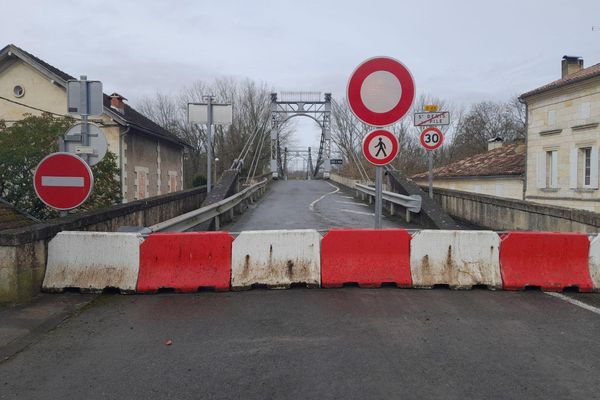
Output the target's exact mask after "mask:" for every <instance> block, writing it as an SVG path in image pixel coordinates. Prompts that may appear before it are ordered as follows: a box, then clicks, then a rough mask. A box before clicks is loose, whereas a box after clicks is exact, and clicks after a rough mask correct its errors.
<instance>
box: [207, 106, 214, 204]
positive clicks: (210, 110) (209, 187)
mask: <svg viewBox="0 0 600 400" xmlns="http://www.w3.org/2000/svg"><path fill="white" fill-rule="evenodd" d="M205 97H206V113H207V116H206V118H207V123H206V125H207V129H206V193H210V192H211V190H212V158H213V154H212V137H211V136H212V123H213V107H212V101H213V96H205Z"/></svg>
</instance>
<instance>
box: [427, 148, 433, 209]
mask: <svg viewBox="0 0 600 400" xmlns="http://www.w3.org/2000/svg"><path fill="white" fill-rule="evenodd" d="M427 158H428V160H427V161H428V164H429V198H430V199H433V151H432V150H427Z"/></svg>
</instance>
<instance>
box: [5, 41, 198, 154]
mask: <svg viewBox="0 0 600 400" xmlns="http://www.w3.org/2000/svg"><path fill="white" fill-rule="evenodd" d="M7 49H8V50H13V51H14V50H16V51H19V52H22V53H23V54H24V55H26V56H27V57H29V58H31V59H32V60H33V61H34V62H36V63H38V64H39V65H40V66H41V67H42V68H44V69H46V70H48V71H49V72H51V73H52V74H54V75H57V76H58V77H60V78H61V79H63V80H64V81H68V80H69V79H75V78H74V77H73V76H71V75H69V74H67V73H66V72H63V71H61V70H60V69H58V68H56V67H54V66H52V65H50V64H48V63H47V62H45V61H44V60H42V59H40V58H38V57H36V56H34V55H33V54H31V53H29V52H28V51H25V50H23V49H21V48H20V47H18V46H15V45H14V44H9V45H7V46H6V47H4V48H3V49H2V50H0V53H3V52H4V51H6V50H7ZM104 107H108V108H111V107H110V96H108V95H106V94H105V95H104ZM112 111H113V112H114V113H117V114H120V113H119V112H118V111H116V110H114V109H112ZM120 115H121V116H122V117H123V118H124V119H125V121H126V122H127V123H129V124H131V125H134V128H135V127H137V128H140V129H138V130H139V131H141V132H142V133H145V134H150V135H153V136H157V137H160V138H163V139H165V140H168V141H170V142H172V143H175V144H177V145H179V146H187V145H188V144H187V143H186V142H184V141H183V140H181V139H180V138H178V137H177V136H176V135H175V134H173V133H172V132H170V131H168V130H166V129H164V128H163V127H161V126H159V125H158V124H156V123H155V122H153V121H152V120H150V119H149V118H147V117H145V116H144V115H142V114H140V113H139V112H138V111H136V110H135V109H134V108H133V107H131V106H129V105H128V104H125V110H124V113H123V114H120Z"/></svg>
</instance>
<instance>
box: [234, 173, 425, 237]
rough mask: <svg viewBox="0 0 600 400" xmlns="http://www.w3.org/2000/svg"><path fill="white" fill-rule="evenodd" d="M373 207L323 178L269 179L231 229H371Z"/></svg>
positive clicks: (392, 223)
mask: <svg viewBox="0 0 600 400" xmlns="http://www.w3.org/2000/svg"><path fill="white" fill-rule="evenodd" d="M373 212H374V209H373V206H372V205H368V204H364V203H361V202H359V201H357V200H355V199H354V198H353V197H352V193H350V192H349V191H348V190H345V189H344V188H343V186H340V185H338V184H335V183H333V182H329V181H325V180H311V181H305V180H289V181H276V182H273V184H272V185H271V187H270V189H269V191H268V192H267V194H266V195H265V196H264V197H263V198H262V199H261V200H260V201H259V202H258V203H257V204H255V205H253V206H252V207H251V208H249V209H248V210H247V211H246V212H245V213H244V214H243V215H242V216H240V217H239V219H238V220H237V221H235V222H234V223H232V224H229V225H225V226H224V227H223V229H225V230H228V231H231V232H241V231H246V230H264V229H311V228H312V229H319V230H326V229H329V228H334V227H337V228H372V227H373V223H374V221H373ZM383 227H384V228H400V227H410V228H418V226H416V225H411V226H408V225H407V224H406V223H404V222H403V221H402V220H401V219H399V218H394V219H390V218H387V217H384V218H383Z"/></svg>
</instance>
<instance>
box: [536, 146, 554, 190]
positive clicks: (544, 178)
mask: <svg viewBox="0 0 600 400" xmlns="http://www.w3.org/2000/svg"><path fill="white" fill-rule="evenodd" d="M537 187H538V189H557V188H558V151H556V150H547V151H542V152H540V153H538V165H537Z"/></svg>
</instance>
